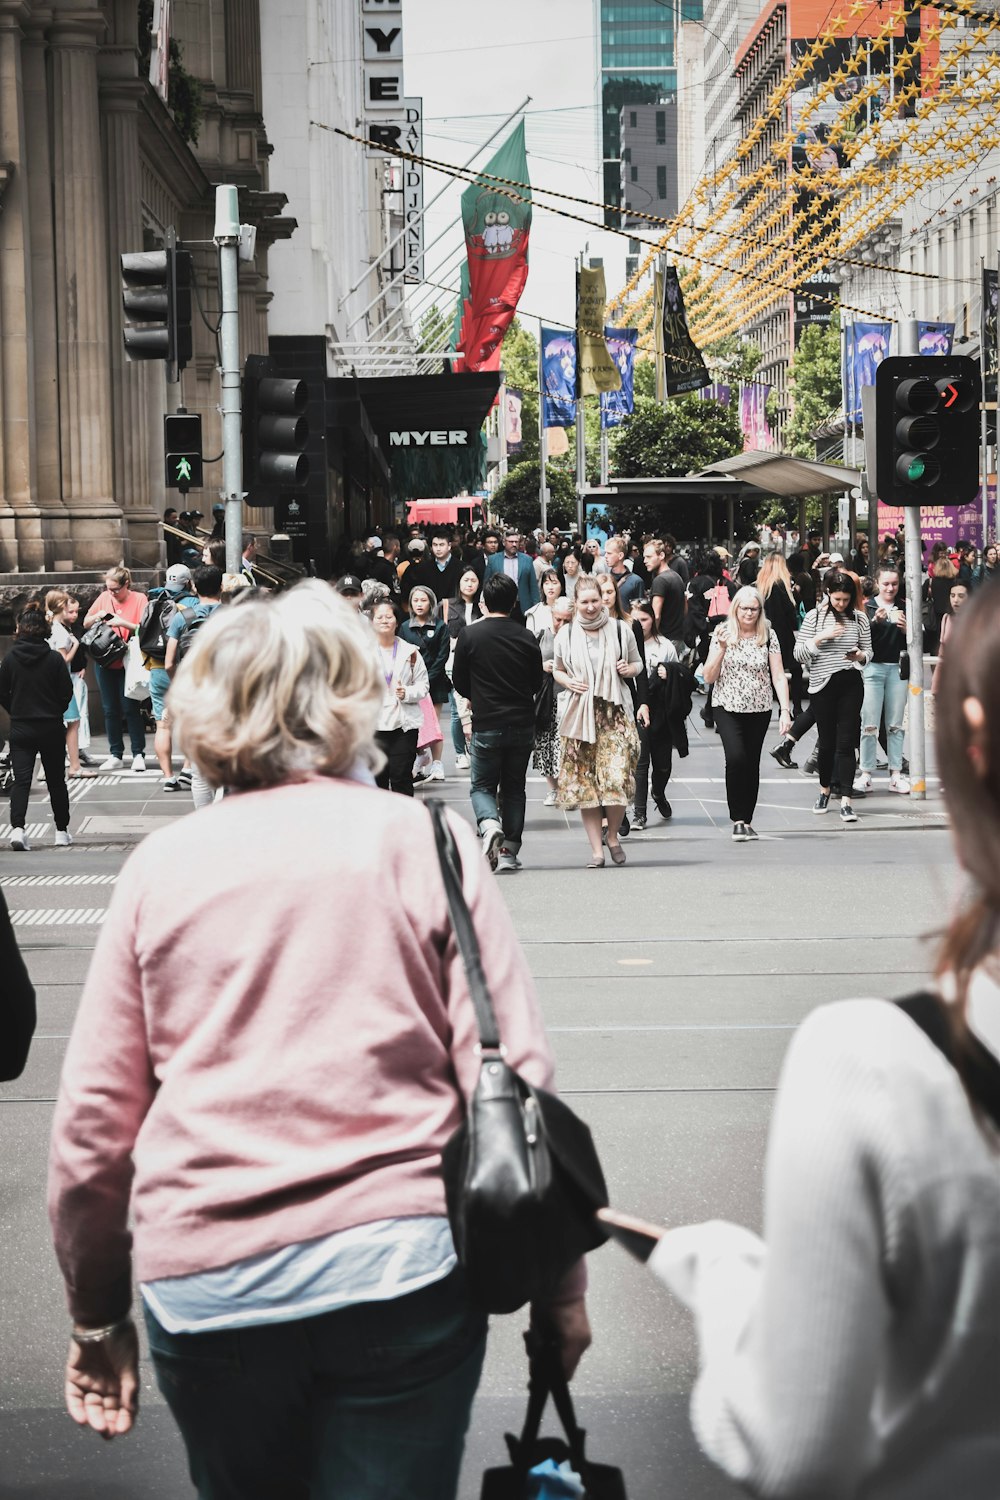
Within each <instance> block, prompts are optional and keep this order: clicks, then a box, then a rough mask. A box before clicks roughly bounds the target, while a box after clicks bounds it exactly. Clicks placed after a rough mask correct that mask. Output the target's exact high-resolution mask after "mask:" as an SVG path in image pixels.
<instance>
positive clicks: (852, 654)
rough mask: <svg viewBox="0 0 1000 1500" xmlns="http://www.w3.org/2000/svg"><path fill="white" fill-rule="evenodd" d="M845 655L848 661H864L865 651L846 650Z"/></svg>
mask: <svg viewBox="0 0 1000 1500" xmlns="http://www.w3.org/2000/svg"><path fill="white" fill-rule="evenodd" d="M844 655H845V656H846V657H847V660H848V661H863V660H864V655H865V653H864V652H863V651H845V652H844Z"/></svg>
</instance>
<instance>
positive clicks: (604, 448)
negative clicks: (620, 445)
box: [601, 422, 608, 485]
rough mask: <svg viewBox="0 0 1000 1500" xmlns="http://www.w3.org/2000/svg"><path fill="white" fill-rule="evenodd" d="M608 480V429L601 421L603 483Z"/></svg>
mask: <svg viewBox="0 0 1000 1500" xmlns="http://www.w3.org/2000/svg"><path fill="white" fill-rule="evenodd" d="M607 482H608V429H607V428H606V427H605V426H604V424H603V422H602V423H601V484H602V485H605V484H607Z"/></svg>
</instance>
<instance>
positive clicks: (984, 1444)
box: [649, 590, 1000, 1500]
mask: <svg viewBox="0 0 1000 1500" xmlns="http://www.w3.org/2000/svg"><path fill="white" fill-rule="evenodd" d="M954 640H955V649H952V650H951V651H950V652H949V655H948V658H947V660H946V662H945V664H944V666H943V669H942V673H941V712H940V713H939V714H938V728H937V739H938V764H939V766H940V768H941V775H942V778H943V780H944V782H945V784H946V785H947V787H948V812H949V815H950V817H951V819H952V824H953V830H954V835H955V843H956V849H957V853H958V857H959V860H960V861H961V863H962V865H963V866H964V867H965V870H966V872H967V874H968V876H969V878H970V883H971V885H972V888H973V892H974V895H973V899H972V901H971V903H970V904H969V905H967V906H966V907H965V909H962V910H960V911H959V912H958V913H957V914H956V915H955V917H954V919H953V921H952V923H951V926H950V928H949V930H948V932H947V934H946V937H945V940H944V943H943V945H942V948H941V952H940V955H939V959H938V967H937V974H938V985H937V989H936V990H935V991H932V992H927V993H925V994H923V995H921V996H919V997H912V998H911V999H910V1000H909V1001H908V1002H907V1008H904V1007H903V1006H899V1005H893V1004H889V1003H887V1001H886V1000H884V999H856V1000H842V1001H837V1002H835V1003H833V1004H830V1005H823V1006H820V1007H819V1008H818V1009H817V1010H815V1011H813V1013H812V1014H811V1015H810V1016H809V1017H808V1018H807V1019H806V1021H805V1022H804V1023H803V1025H802V1026H801V1027H800V1028H799V1031H798V1033H797V1035H796V1037H795V1039H794V1041H793V1042H792V1045H791V1048H790V1050H789V1053H788V1056H787V1058H786V1060H785V1064H784V1067H783V1069H782V1075H781V1081H780V1085H779V1088H778V1095H777V1100H776V1104H775V1110H774V1117H773V1120H772V1123H771V1132H770V1139H769V1143H768V1152H767V1166H766V1174H765V1194H764V1239H763V1240H762V1239H760V1238H758V1237H757V1235H755V1234H751V1233H750V1232H749V1231H748V1230H746V1229H742V1228H738V1227H737V1226H736V1225H734V1224H724V1223H720V1222H713V1223H708V1224H697V1225H691V1226H688V1227H686V1228H680V1229H672V1230H669V1231H667V1233H666V1234H665V1235H664V1236H663V1238H662V1239H661V1240H660V1241H659V1243H658V1245H657V1246H656V1248H655V1249H654V1251H653V1254H652V1257H651V1259H650V1261H649V1265H650V1268H651V1269H652V1270H653V1271H654V1272H655V1273H656V1274H657V1275H658V1276H659V1277H660V1278H661V1279H662V1280H663V1281H665V1282H666V1284H667V1285H668V1286H669V1287H670V1288H671V1289H672V1290H673V1291H674V1293H675V1294H676V1295H677V1296H678V1297H679V1298H680V1299H681V1300H682V1301H683V1302H684V1303H686V1304H687V1306H688V1307H689V1308H690V1309H691V1311H692V1312H693V1314H694V1317H695V1320H696V1324H697V1330H698V1342H699V1348H700V1357H701V1372H700V1375H699V1377H698V1382H697V1385H696V1387H695V1390H694V1396H693V1400H692V1405H691V1414H692V1420H693V1424H694V1428H695V1432H696V1434H697V1437H698V1440H699V1442H700V1443H701V1446H702V1447H703V1448H704V1449H705V1451H706V1452H707V1453H708V1454H709V1456H710V1457H711V1458H712V1459H714V1461H715V1462H716V1463H717V1464H719V1466H720V1467H721V1468H722V1469H724V1470H725V1472H726V1473H727V1474H728V1475H729V1476H730V1477H731V1478H732V1479H734V1480H736V1481H737V1482H738V1483H740V1484H741V1485H743V1486H744V1487H745V1488H746V1489H747V1490H749V1491H750V1493H751V1494H754V1495H759V1496H765V1497H781V1500H806V1497H810V1500H811V1497H819V1496H822V1497H823V1500H855V1497H857V1500H861V1497H864V1500H942V1497H943V1496H951V1495H954V1496H956V1497H958V1496H960V1497H961V1500H995V1497H996V1495H997V1494H998V1493H1000V774H998V772H1000V591H996V592H991V591H990V590H984V591H983V592H982V593H980V594H979V595H978V596H977V597H976V598H975V600H974V601H973V603H972V604H971V605H969V606H968V607H967V609H966V610H965V611H963V614H962V617H961V621H960V623H959V624H958V625H957V626H956V628H955V632H954Z"/></svg>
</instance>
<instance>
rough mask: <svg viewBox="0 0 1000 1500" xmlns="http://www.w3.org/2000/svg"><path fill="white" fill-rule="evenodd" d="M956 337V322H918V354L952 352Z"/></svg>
mask: <svg viewBox="0 0 1000 1500" xmlns="http://www.w3.org/2000/svg"><path fill="white" fill-rule="evenodd" d="M954 338H955V325H954V323H921V322H918V323H917V353H918V354H950V353H951V346H952V343H953V342H954Z"/></svg>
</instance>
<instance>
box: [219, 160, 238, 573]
mask: <svg viewBox="0 0 1000 1500" xmlns="http://www.w3.org/2000/svg"><path fill="white" fill-rule="evenodd" d="M215 243H216V244H217V245H218V247H219V291H220V302H221V313H220V317H219V348H220V351H221V358H222V365H221V368H220V371H219V374H220V377H221V385H222V405H221V411H222V492H223V493H222V498H223V501H224V502H225V507H226V572H227V573H238V572H239V571H240V568H241V567H242V563H243V415H242V410H241V400H240V397H241V389H240V288H239V278H240V268H239V255H240V202H239V192H238V190H237V189H236V188H235V187H229V186H220V187H217V188H216V189H215Z"/></svg>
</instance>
